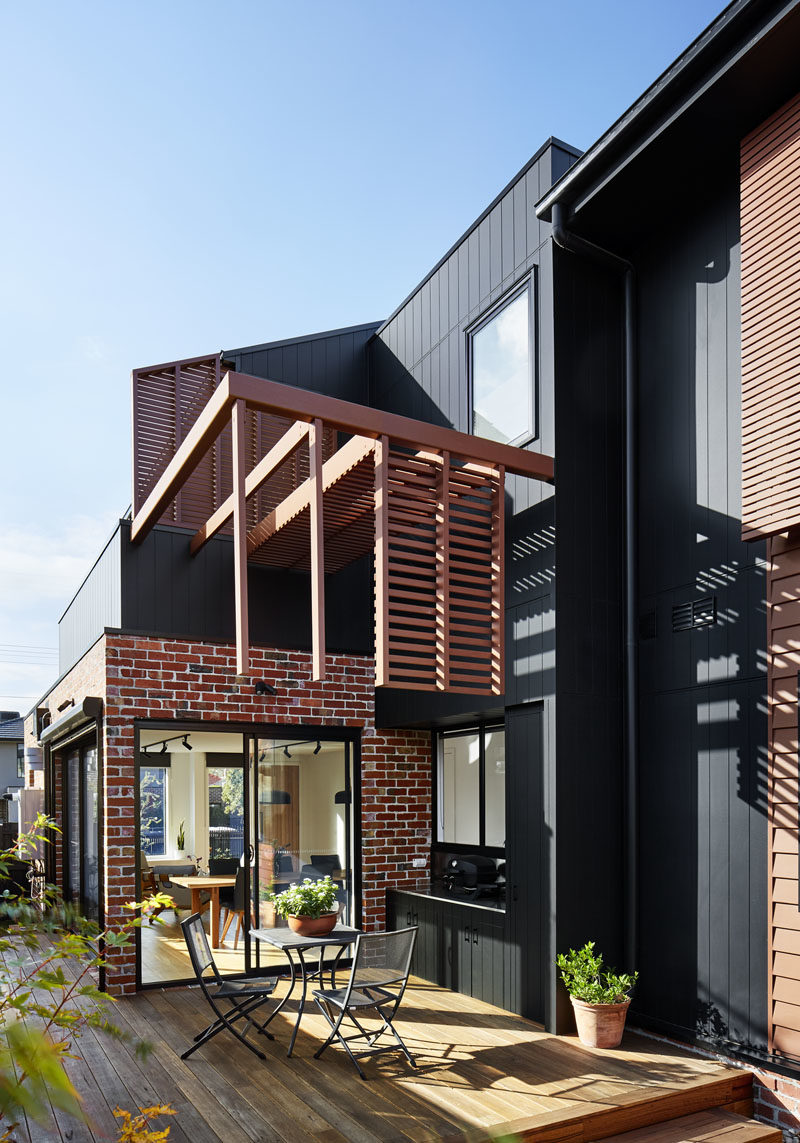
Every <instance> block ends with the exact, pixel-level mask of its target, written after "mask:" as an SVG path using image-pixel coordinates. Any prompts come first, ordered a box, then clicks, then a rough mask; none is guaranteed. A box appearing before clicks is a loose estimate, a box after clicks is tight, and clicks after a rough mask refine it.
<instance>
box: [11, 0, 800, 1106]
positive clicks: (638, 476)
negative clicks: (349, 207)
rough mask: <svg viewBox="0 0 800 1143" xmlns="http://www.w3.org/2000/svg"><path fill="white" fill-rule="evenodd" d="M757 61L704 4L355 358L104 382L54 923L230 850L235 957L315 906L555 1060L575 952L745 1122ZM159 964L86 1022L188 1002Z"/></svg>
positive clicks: (797, 949) (765, 789) (792, 266)
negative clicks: (735, 1097) (587, 951)
mask: <svg viewBox="0 0 800 1143" xmlns="http://www.w3.org/2000/svg"><path fill="white" fill-rule="evenodd" d="M799 49H800V3H798V2H797V0H793V2H791V3H777V2H775V3H769V2H763V0H736V2H734V3H733V4H731V5H730V6H729V7H728V8H726V9H725V11H724V12H723V13H722V14H721V15H720V16H719V17H718V19H717V20H716V21H715V22H714V23H713V24H712V25H711V26H710V27H709V28H708V29H707V30H706V32H705V33H703V35H701V36H700V37H699V38H698V40H696V41H695V42H694V43H693V44H692V45H690V46H689V47H688V48H687V49H686V51H685V52H684V53H683V55H682V56H681V57H680V58H679V59H678V60H677V61H676V62H675V64H674V65H673V66H672V67H671V68H670V69H668V71H667V72H666V73H665V74H664V75H663V76H661V77H659V78H658V79H657V81H656V82H655V83H654V84H653V86H652V87H651V88H650V89H648V91H646V92H645V93H644V95H643V96H642V97H641V99H639V100H638V101H637V102H636V103H635V104H634V105H633V107H632V108H631V109H630V110H629V111H628V112H626V114H625V115H624V116H623V117H622V118H621V119H620V120H619V121H618V122H617V123H615V124H614V125H613V126H612V127H611V128H610V129H609V131H608V132H606V134H605V135H603V136H602V137H601V139H600V140H599V141H598V142H597V143H596V144H595V145H594V146H593V147H591V148H590V149H589V150H588V151H587V152H586V153H585V154H583V155H580V154H579V153H578V152H576V151H575V150H574V149H572V148H571V147H569V146H567V145H566V144H564V143H561V142H559V141H557V140H555V139H551V140H549V141H548V142H547V143H546V144H545V145H544V146H543V147H542V148H541V149H540V150H539V151H538V152H537V153H536V154H535V155H534V157H533V158H532V159H531V160H530V162H529V163H528V164H527V165H526V166H525V168H524V169H523V170H522V171H521V172H520V173H519V174H518V175H517V176H516V177H515V178H514V179H513V180H512V182H511V183H510V184H509V185H508V186H507V187H506V188H505V189H504V190H503V191H502V192H501V193H500V194H499V195H498V197H497V198H496V199H495V200H494V201H493V202H492V203H491V204H490V205H489V206H488V207H487V208H486V210H485V211H484V212H483V214H482V215H481V216H480V217H479V218H478V219H477V220H476V221H475V223H474V224H473V226H471V227H470V229H469V230H468V231H467V233H466V234H465V235H463V237H462V238H460V239H459V241H458V242H457V243H456V244H455V245H454V246H453V247H452V248H451V249H450V250H449V251H448V252H447V253H446V254H445V255H444V257H443V258H442V259H441V261H440V262H439V263H437V265H436V266H434V267H433V268H432V269H431V270H430V272H429V273H428V274H427V275H426V276H425V277H424V278H423V280H422V281H421V283H420V284H419V286H418V287H417V288H416V289H415V290H414V291H413V293H412V294H411V295H410V296H409V297H408V298H407V299H406V300H405V301H403V302H402V303H401V304H400V305H399V306H398V308H397V309H396V311H395V312H394V313H393V314H392V315H391V316H390V317H389V318H388V319H387V320H386V321H384V322H382V323H380V324H367V325H359V326H354V327H351V328H348V329H343V330H334V331H331V332H326V333H321V334H316V335H313V336H310V337H307V338H294V339H291V340H288V341H280V342H271V343H269V344H262V345H252V346H247V347H239V348H230V349H226V350H224V351H222V352H220V353H216V354H214V353H211V354H207V355H206V356H198V357H196V358H193V359H191V360H188V361H186V360H184V361H176V362H170V363H166V364H161V365H156V366H151V367H147V368H141V369H136V370H134V373H133V442H134V449H133V452H134V472H133V510H132V514H131V517H130V518H129V519H124V520H121V521H120V523H119V526H118V528H117V529H116V530H115V532H114V534H113V536H112V537H111V539H110V540H109V543H108V544H107V546H106V548H105V549H104V551H103V552H102V553H101V555H100V557H99V558H98V560H97V562H96V564H95V565H94V567H93V569H92V571H91V572H90V574H89V576H88V577H87V579H86V581H85V582H84V584H83V585H82V586H81V588H80V590H79V591H78V593H77V595H76V596H75V598H74V599H73V601H72V602H71V604H70V605H69V607H68V609H67V611H66V612H65V614H64V616H63V617H62V620H61V623H60V648H61V671H62V674H61V677H60V678H59V680H58V681H57V682H56V683H55V684H54V685H53V687H52V688H51V689H50V691H49V692H48V693H47V694H46V695H44V696H43V698H42V700H41V701H40V703H39V704H38V705H37V708H36V709H35V710H34V711H33V712H31V714H30V715H29V716H28V719H27V721H26V734H27V739H26V741H27V744H28V746H29V748H30V750H31V751H32V750H34V749H35V748H36V747H40V748H41V761H40V763H38V764H39V765H40V766H41V768H42V772H43V775H44V783H45V790H46V796H47V803H48V805H49V807H50V809H51V811H52V812H53V813H54V814H55V815H56V816H57V817H58V818H59V819H60V820H61V822H62V826H63V828H64V835H63V836H64V844H63V847H61V848H59V850H58V852H57V853H56V854H55V858H54V868H53V871H52V872H53V875H54V876H56V877H57V878H58V879H59V880H60V881H61V883H62V885H63V887H64V889H65V891H66V892H67V893H68V894H70V895H72V896H73V897H74V898H76V899H77V900H80V901H81V902H82V903H83V906H84V908H85V909H86V910H87V911H88V912H90V913H92V914H94V915H97V916H99V917H100V918H102V919H103V920H105V921H108V922H113V921H115V920H116V919H117V918H118V917H119V916H120V912H121V910H122V908H123V905H124V903H125V902H126V901H130V900H132V899H134V898H136V897H137V895H138V893H139V890H140V887H141V884H142V882H141V878H142V874H143V872H144V871H145V870H146V869H152V870H153V871H154V872H155V874H156V875H157V876H162V877H164V878H169V876H170V874H173V875H175V871H176V869H178V870H185V869H187V868H191V869H194V868H196V867H197V865H198V859H201V860H200V864H201V865H205V863H206V862H207V861H208V860H209V858H211V859H212V860H214V861H215V862H217V863H219V862H226V861H227V862H230V863H231V866H230V868H232V869H233V868H235V867H236V866H237V865H238V862H239V857H240V855H242V854H246V853H248V852H249V847H250V846H252V847H253V851H254V853H255V858H254V865H253V867H252V877H251V878H249V892H250V895H251V897H252V901H251V906H252V909H251V912H252V918H254V919H256V920H257V921H258V923H262V924H264V923H267V922H268V921H269V920H271V912H270V910H271V906H270V904H269V901H268V900H267V894H268V892H269V889H270V888H271V887H272V886H274V885H280V884H282V883H288V881H290V880H291V879H292V878H293V877H296V876H301V875H305V874H307V873H308V874H311V875H316V873H318V872H320V871H321V870H324V869H326V868H327V869H329V870H332V872H333V875H334V877H335V879H336V880H337V881H338V882H339V885H340V889H341V898H342V908H343V910H344V912H345V915H346V916H348V917H349V919H350V920H351V921H352V922H354V923H358V924H360V925H362V926H364V927H366V928H376V927H380V926H383V925H384V924H386V923H387V921H388V923H390V924H391V923H393V922H402V923H405V922H406V921H407V920H413V921H415V922H416V923H418V924H419V926H420V938H419V945H418V951H417V962H416V971H417V972H418V974H420V975H422V976H426V977H428V978H430V979H433V980H437V981H439V982H442V983H446V984H448V985H450V986H451V987H453V988H455V989H458V990H459V991H464V992H468V993H471V994H473V995H476V996H480V997H483V998H484V999H487V1000H491V1001H493V1002H495V1003H497V1004H499V1005H501V1006H503V1007H505V1008H507V1009H509V1010H511V1011H514V1012H519V1013H522V1014H524V1015H526V1016H530V1017H532V1018H534V1019H536V1020H540V1021H542V1022H543V1023H545V1024H546V1026H547V1027H548V1029H550V1030H555V1031H560V1030H565V1029H566V1028H567V1027H568V1026H569V1024H570V1021H571V1014H570V1012H569V1009H568V1005H567V1003H566V998H565V996H564V995H562V993H561V991H560V989H559V987H558V985H557V981H556V975H555V968H554V958H555V955H556V952H557V951H558V950H561V949H565V948H567V947H569V946H574V945H577V944H582V943H583V942H584V941H586V940H587V939H590V938H592V939H595V940H596V941H597V943H598V945H599V947H600V948H601V949H602V950H603V952H604V953H605V954H606V957H607V959H608V960H609V961H611V962H614V963H617V964H618V965H619V966H620V967H626V968H633V967H634V966H635V967H637V968H638V969H639V970H640V972H641V983H640V986H639V987H638V989H637V994H636V998H635V1004H634V1010H633V1014H632V1020H633V1021H634V1022H635V1023H636V1024H637V1025H638V1026H639V1027H641V1028H644V1029H648V1030H651V1031H654V1032H657V1033H661V1034H664V1035H667V1036H669V1037H672V1038H675V1039H678V1040H681V1041H684V1042H692V1043H699V1044H701V1045H706V1046H711V1047H713V1048H715V1049H717V1050H722V1051H724V1052H725V1053H726V1054H727V1055H729V1056H732V1057H735V1058H738V1059H740V1060H742V1061H746V1062H749V1063H751V1064H753V1063H754V1064H756V1065H758V1066H759V1067H761V1068H763V1069H765V1070H766V1071H767V1072H768V1073H770V1074H771V1075H772V1076H777V1075H780V1076H782V1077H784V1078H783V1080H782V1081H781V1082H784V1081H785V1086H786V1090H788V1087H790V1086H791V1083H792V1079H793V1077H797V1076H798V1075H799V1074H800V910H799V909H798V823H797V818H798V767H797V687H798V682H797V680H798V669H800V642H799V641H798V628H800V539H799V538H798V537H800V531H798V528H799V527H800V466H798V463H797V454H798V440H800V415H799V414H798V407H799V406H798V384H799V383H800V364H798V349H799V348H800V345H799V344H798V342H799V341H800V278H799V276H798V275H799V272H798V269H797V267H798V266H799V265H800V94H798V88H799V87H800V74H799V73H798V69H797V65H796V60H797V58H798V50H799ZM31 756H32V755H31ZM181 827H182V828H181ZM179 835H180V837H179ZM179 840H182V841H183V843H184V844H183V846H182V847H179V846H178V841H179ZM217 868H221V866H219V865H218V866H217ZM222 910H223V905H222V904H221V903H220V904H219V905H218V907H217V909H216V919H217V921H219V917H220V913H221V912H222ZM214 911H215V909H214V907H213V902H212V910H211V912H212V913H213V912H214ZM247 913H248V911H247V910H245V913H244V917H243V927H244V937H243V939H242V941H241V943H240V944H238V945H237V947H236V948H233V946H232V943H231V942H230V939H229V940H228V941H227V942H226V944H225V946H224V948H223V949H222V952H224V953H225V954H226V955H227V954H228V953H229V954H230V961H229V965H228V966H229V967H230V968H231V969H236V970H238V971H241V970H246V971H249V970H250V969H253V970H257V969H259V968H261V970H262V971H263V967H264V965H263V963H261V964H260V963H259V956H260V955H263V954H261V953H260V952H259V948H258V947H256V943H255V942H252V943H251V942H250V940H249V939H248V935H247V933H248V928H249V926H250V925H251V924H252V919H251V916H248V915H247ZM212 923H213V918H212ZM145 928H146V929H147V927H145ZM173 928H174V926H173ZM168 932H169V926H168V927H167V933H168ZM169 941H170V938H169V936H168V935H167V936H164V937H163V938H162V937H161V936H159V935H157V934H156V935H154V934H153V933H152V932H151V931H149V930H148V931H145V932H143V933H142V934H141V940H140V945H139V948H138V950H137V955H136V958H135V960H134V959H133V958H132V957H127V958H126V957H125V956H115V957H114V958H113V959H112V960H111V961H110V964H109V969H108V973H107V985H108V987H109V989H110V990H113V991H114V992H116V993H118V994H121V993H125V992H129V991H131V990H133V989H135V988H136V987H141V986H146V985H147V984H149V983H164V982H166V981H169V980H174V979H183V978H185V977H186V976H188V975H189V974H188V972H187V971H185V964H184V963H183V962H182V961H181V957H180V949H179V942H178V941H177V940H176V939H175V940H173V942H172V944H170V943H169ZM220 943H221V938H220ZM251 944H252V947H251ZM775 1082H776V1083H777V1080H776V1081H775ZM773 1086H774V1084H773ZM786 1098H787V1100H788V1096H787V1097H786Z"/></svg>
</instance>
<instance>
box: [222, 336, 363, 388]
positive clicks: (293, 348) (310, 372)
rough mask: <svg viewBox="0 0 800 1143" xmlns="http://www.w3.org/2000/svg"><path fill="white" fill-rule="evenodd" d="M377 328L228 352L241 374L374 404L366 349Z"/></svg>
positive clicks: (226, 354)
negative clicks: (371, 397) (371, 399)
mask: <svg viewBox="0 0 800 1143" xmlns="http://www.w3.org/2000/svg"><path fill="white" fill-rule="evenodd" d="M377 328H378V323H376V322H371V323H370V324H369V325H360V326H350V327H348V328H346V329H335V330H329V331H327V332H325V333H318V334H314V335H313V336H311V337H296V338H289V339H288V340H285V341H271V342H266V343H265V344H263V345H250V346H247V347H245V348H243V349H231V350H225V351H224V352H223V355H222V356H223V358H224V360H225V361H229V362H231V364H232V365H233V368H234V369H235V370H236V372H237V373H249V374H251V375H252V376H253V377H265V378H267V379H268V380H270V381H280V382H281V383H282V384H284V385H296V386H297V387H298V388H300V389H312V390H313V391H314V392H316V393H325V394H326V395H327V396H330V397H339V398H341V399H342V400H344V401H355V402H356V403H358V404H361V405H366V404H368V403H369V393H368V383H367V357H366V345H367V342H368V340H369V338H370V337H371V336H372V334H373V333H374V332H375V330H376V329H377Z"/></svg>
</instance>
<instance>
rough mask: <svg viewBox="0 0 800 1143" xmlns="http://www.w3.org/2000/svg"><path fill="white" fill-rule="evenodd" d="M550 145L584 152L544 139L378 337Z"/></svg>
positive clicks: (570, 151) (555, 140)
mask: <svg viewBox="0 0 800 1143" xmlns="http://www.w3.org/2000/svg"><path fill="white" fill-rule="evenodd" d="M550 147H558V148H559V150H561V151H566V153H567V154H568V155H574V156H575V158H576V159H577V160H578V161H579V160H580V156H581V155H582V154H583V152H582V151H580V150H578V148H577V147H573V146H572V144H571V143H565V142H564V141H563V140H562V139H557V138H556V136H555V135H551V136H550V137H549V138H548V139H546V140H545V141H544V143H542V145H541V147H540V148H539V150H538V151H536V152H535V153H534V154H533V155H531V157H530V159H528V161H527V163H526V164H525V166H524V167H522V168H521V169H520V170H518V171H517V173H516V174H515V175H514V176H513V177H512V178H511V179H509V181H508V182H507V183H506V185H505V186H504V187H503V189H502V190H501V191H500V193H499V194H497V195H495V197H494V198H493V199H492V201H491V202H490V203H489V205H488V206H487V207H486V209H485V210H483V211H481V213H480V214H479V215H478V217H477V218H476V219H475V221H474V222H472V223H470V225H469V226H468V227H467V229H466V230H465V231H464V233H463V234H462V235H461V237H460V238H457V239H456V241H455V242H454V243H453V245H452V246H451V247H450V249H449V250H448V251H447V253H446V254H443V255H442V257H441V258H440V259H439V261H438V262H437V263H436V264H435V265H434V266H433V267H432V268H431V269H430V270H429V271H428V273H427V274H426V275H425V277H424V278H423V279H422V280H421V281H420V282H418V283H417V285H416V286H415V287H414V289H413V290H412V291H411V293H410V294H408V295H407V296H406V297H405V298H403V300H402V302H401V303H400V305H399V306H397V307H396V308H395V309H394V310H392V312H391V313H390V314H389V316H388V318H387V319H386V321H385V322H383V324H382V325H381V327H380V329H377V330H376V331H375V336H376V337H377V336H378V335H379V334H381V333H383V331H384V330H385V329H386V327H387V325H388V324H389V322H391V321H393V320H394V318H396V317H397V315H398V314H399V313H400V311H401V310H402V309H403V307H404V306H407V305H408V303H409V302H410V301H411V299H412V298H413V297H414V295H415V294H418V293H419V291H420V290H421V289H422V287H423V286H424V285H425V283H426V282H428V281H430V279H431V278H432V277H433V275H434V274H435V273H436V271H437V270H440V269H441V268H442V266H443V265H444V264H445V262H446V261H447V259H448V258H449V257H450V256H451V254H453V253H454V251H456V250H457V249H458V247H459V246H460V245H461V244H462V242H464V240H465V239H467V238H469V236H470V234H472V232H473V230H476V229H477V227H479V226H480V224H481V223H482V222H483V220H484V219H485V218H487V217H488V216H489V215H490V214H491V213H492V211H493V210H494V208H495V207H496V206H497V204H498V203H499V202H500V200H501V199H502V198H503V196H504V195H506V194H508V192H509V191H510V190H511V188H512V187H513V186H514V184H515V183H517V182H519V180H520V179H521V178H522V177H523V175H526V174H527V173H528V171H529V170H530V169H531V167H532V166H533V164H534V163H536V162H538V161H539V159H541V157H542V155H543V154H544V153H545V151H547V150H549V148H550Z"/></svg>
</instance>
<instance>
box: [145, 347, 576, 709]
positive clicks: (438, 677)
mask: <svg viewBox="0 0 800 1143" xmlns="http://www.w3.org/2000/svg"><path fill="white" fill-rule="evenodd" d="M224 368H225V367H224V363H223V362H222V361H221V359H220V357H219V356H216V357H205V358H193V359H191V360H187V361H178V362H171V363H169V364H167V365H161V366H154V367H151V368H148V369H139V370H135V371H134V373H133V431H134V449H133V455H134V473H133V480H134V515H133V523H132V526H131V539H132V541H133V542H134V543H136V542H139V541H141V540H142V539H143V538H144V536H145V535H146V534H147V533H148V531H149V530H150V529H151V528H152V527H153V526H154V525H155V524H157V523H160V522H161V523H174V524H177V525H181V526H183V527H192V528H194V529H195V534H194V536H193V537H192V539H191V541H190V550H191V552H192V554H196V553H197V552H198V551H199V550H200V548H201V547H202V546H203V544H205V543H206V542H207V541H208V540H210V539H211V537H212V536H213V535H215V534H216V533H217V532H220V531H223V530H224V531H231V530H232V531H233V536H234V578H235V596H236V645H237V669H238V671H239V673H240V674H247V672H248V666H249V637H248V618H247V616H248V610H247V563H248V561H250V562H256V563H262V564H267V565H270V566H272V567H281V568H294V569H298V570H306V571H310V574H311V617H312V624H311V627H312V661H313V674H314V678H318V679H319V678H324V677H325V638H324V633H325V593H324V576H325V573H332V572H336V571H339V570H340V569H341V568H343V567H345V566H346V565H347V564H350V563H353V562H354V561H355V560H358V559H360V558H361V557H363V556H365V555H367V554H369V553H372V554H373V555H374V564H375V660H376V685H378V686H389V687H406V688H409V689H412V690H441V691H461V692H468V693H474V694H501V693H502V692H503V690H504V677H503V661H504V650H503V627H504V622H503V619H504V616H503V610H504V600H503V579H504V574H503V547H504V529H503V517H504V479H505V472H506V471H509V472H514V473H518V474H520V475H522V476H527V477H532V478H534V479H538V480H544V481H547V482H548V483H551V482H552V480H553V461H552V458H551V457H547V456H544V455H542V454H541V453H534V452H527V451H525V450H523V449H518V448H514V447H512V446H510V445H505V444H499V443H497V442H495V441H490V440H486V439H484V438H482V437H475V436H469V435H468V434H466V433H460V432H456V431H455V430H454V429H446V428H441V427H439V426H437V425H432V424H429V423H427V422H425V421H415V420H411V419H410V418H408V417H400V416H397V415H395V414H392V413H385V412H382V411H380V410H377V409H372V408H368V407H367V406H363V405H355V404H352V403H351V402H348V401H340V400H337V399H335V398H332V397H328V396H324V395H322V394H319V393H313V392H311V391H309V390H306V389H297V388H294V387H292V386H289V385H282V384H278V383H277V382H274V381H267V380H263V379H261V378H258V377H249V376H247V375H245V374H239V373H234V372H225V371H224ZM343 434H344V435H346V436H347V437H348V438H349V439H347V440H346V441H345V443H344V444H341V445H339V441H340V439H341V436H342V435H343Z"/></svg>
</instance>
